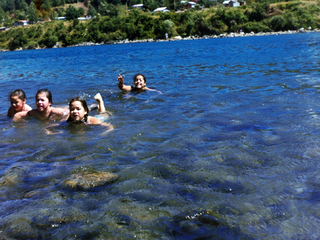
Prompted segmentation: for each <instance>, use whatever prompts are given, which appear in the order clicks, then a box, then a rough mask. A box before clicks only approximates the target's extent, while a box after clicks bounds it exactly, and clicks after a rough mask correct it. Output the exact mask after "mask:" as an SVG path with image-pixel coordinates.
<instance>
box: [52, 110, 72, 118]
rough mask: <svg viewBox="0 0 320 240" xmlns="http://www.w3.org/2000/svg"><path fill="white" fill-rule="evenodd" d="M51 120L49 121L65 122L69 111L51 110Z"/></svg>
mask: <svg viewBox="0 0 320 240" xmlns="http://www.w3.org/2000/svg"><path fill="white" fill-rule="evenodd" d="M52 115H54V116H53V118H52V119H51V118H50V120H56V121H66V120H67V119H68V117H69V110H68V109H65V108H52Z"/></svg>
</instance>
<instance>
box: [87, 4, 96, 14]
mask: <svg viewBox="0 0 320 240" xmlns="http://www.w3.org/2000/svg"><path fill="white" fill-rule="evenodd" d="M96 14H97V12H96V10H95V9H94V8H93V7H92V6H91V5H90V6H89V9H88V12H87V15H88V16H91V17H94V16H95V15H96Z"/></svg>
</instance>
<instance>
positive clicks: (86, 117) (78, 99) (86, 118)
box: [67, 97, 90, 122]
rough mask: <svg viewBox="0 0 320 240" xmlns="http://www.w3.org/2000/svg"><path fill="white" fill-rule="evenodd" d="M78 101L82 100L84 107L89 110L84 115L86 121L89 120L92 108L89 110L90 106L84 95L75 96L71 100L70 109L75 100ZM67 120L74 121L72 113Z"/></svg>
mask: <svg viewBox="0 0 320 240" xmlns="http://www.w3.org/2000/svg"><path fill="white" fill-rule="evenodd" d="M76 101H78V102H81V105H82V107H83V108H84V110H85V111H86V112H87V114H86V115H84V122H87V120H88V115H89V112H90V110H89V108H88V104H87V101H86V100H85V99H84V98H83V97H74V98H72V99H71V100H70V101H69V110H70V108H71V104H72V103H73V102H76ZM67 122H73V119H72V118H71V114H70V116H69V118H68V120H67Z"/></svg>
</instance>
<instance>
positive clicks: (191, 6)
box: [184, 2, 197, 9]
mask: <svg viewBox="0 0 320 240" xmlns="http://www.w3.org/2000/svg"><path fill="white" fill-rule="evenodd" d="M196 4H197V3H195V2H188V3H187V4H186V5H185V6H184V8H185V9H189V8H194V6H195V5H196Z"/></svg>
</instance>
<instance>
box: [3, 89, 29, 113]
mask: <svg viewBox="0 0 320 240" xmlns="http://www.w3.org/2000/svg"><path fill="white" fill-rule="evenodd" d="M9 100H10V104H11V106H10V108H9V109H8V114H7V115H8V117H10V118H12V117H14V115H15V114H16V113H19V112H28V111H30V110H32V108H31V107H30V106H29V105H28V104H26V102H27V97H26V94H25V92H24V91H23V90H21V89H15V90H13V91H12V92H11V93H10V96H9Z"/></svg>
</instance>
